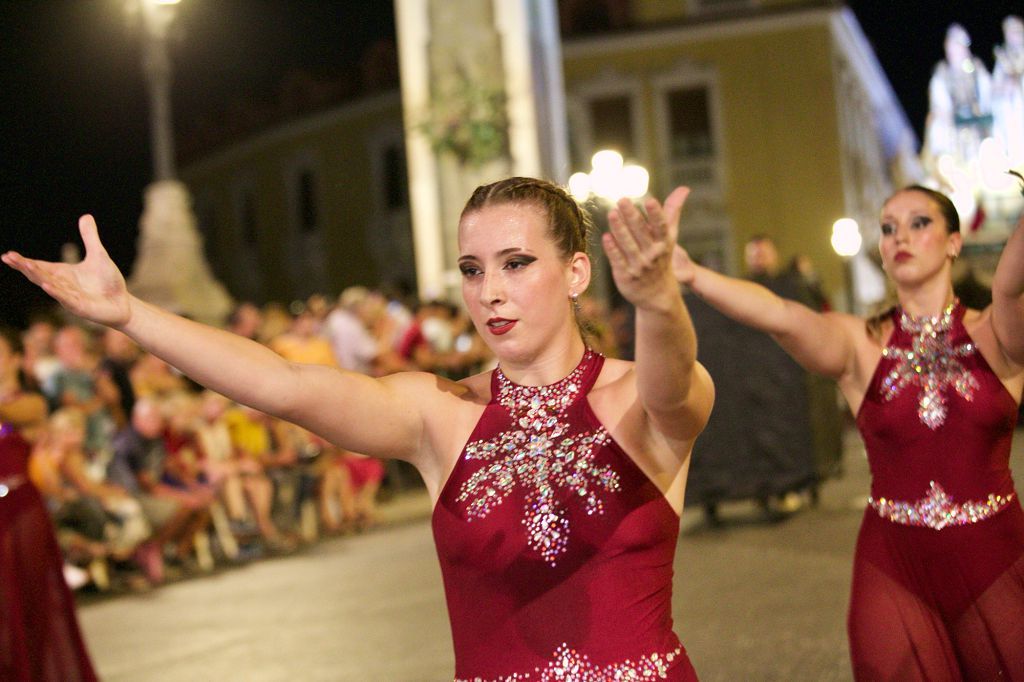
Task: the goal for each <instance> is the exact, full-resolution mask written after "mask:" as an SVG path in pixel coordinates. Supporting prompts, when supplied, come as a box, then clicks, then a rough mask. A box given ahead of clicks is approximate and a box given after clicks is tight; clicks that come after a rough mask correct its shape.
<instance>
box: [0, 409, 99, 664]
mask: <svg viewBox="0 0 1024 682" xmlns="http://www.w3.org/2000/svg"><path fill="white" fill-rule="evenodd" d="M28 455H29V445H28V443H26V442H25V440H24V439H23V438H22V437H21V436H20V435H19V434H18V433H17V432H16V431H15V430H14V429H12V428H11V427H10V426H9V425H3V424H0V493H2V496H0V680H5V681H6V680H11V681H18V682H23V681H24V682H29V681H31V682H41V681H45V682H49V681H51V680H52V681H53V682H74V681H76V680H95V679H96V675H95V673H94V672H93V669H92V665H91V664H90V663H89V658H88V655H87V654H86V651H85V645H84V643H83V641H82V636H81V633H80V632H79V630H78V622H77V620H76V619H75V605H74V599H73V597H72V595H71V591H70V590H69V589H68V586H67V584H66V583H65V582H64V574H63V560H62V558H61V553H60V548H59V547H58V546H57V541H56V539H55V538H54V535H53V527H52V525H51V523H50V518H49V516H48V514H47V511H46V507H45V506H44V505H43V501H42V498H41V497H40V495H39V493H38V492H37V491H36V489H35V488H34V487H33V486H32V484H31V483H29V482H28V481H27V466H28Z"/></svg>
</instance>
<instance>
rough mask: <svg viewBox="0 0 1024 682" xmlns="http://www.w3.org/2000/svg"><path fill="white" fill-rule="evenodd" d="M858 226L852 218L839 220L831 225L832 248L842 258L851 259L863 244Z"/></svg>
mask: <svg viewBox="0 0 1024 682" xmlns="http://www.w3.org/2000/svg"><path fill="white" fill-rule="evenodd" d="M863 241H864V240H863V239H862V238H861V236H860V225H858V224H857V221H856V220H854V219H853V218H840V219H839V220H837V221H835V222H834V223H832V248H833V250H835V252H836V253H837V254H839V255H840V256H842V257H843V258H853V257H854V256H856V255H857V254H858V253H860V247H861V245H862V244H863Z"/></svg>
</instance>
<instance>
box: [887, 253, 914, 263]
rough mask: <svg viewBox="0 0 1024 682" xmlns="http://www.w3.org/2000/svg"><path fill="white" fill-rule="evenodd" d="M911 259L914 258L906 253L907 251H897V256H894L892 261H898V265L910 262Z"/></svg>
mask: <svg viewBox="0 0 1024 682" xmlns="http://www.w3.org/2000/svg"><path fill="white" fill-rule="evenodd" d="M911 258H913V256H911V255H910V254H909V253H908V252H906V251H897V252H896V255H895V256H893V258H892V259H893V260H894V261H896V262H897V263H902V262H903V261H908V260H910V259H911Z"/></svg>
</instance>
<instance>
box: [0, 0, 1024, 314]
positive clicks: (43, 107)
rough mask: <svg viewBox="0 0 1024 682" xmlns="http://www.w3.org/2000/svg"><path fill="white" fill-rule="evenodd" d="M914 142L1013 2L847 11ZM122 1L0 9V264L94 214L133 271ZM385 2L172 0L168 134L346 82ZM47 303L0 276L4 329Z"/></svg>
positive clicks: (931, 0)
mask: <svg viewBox="0 0 1024 682" xmlns="http://www.w3.org/2000/svg"><path fill="white" fill-rule="evenodd" d="M850 5H851V6H852V8H853V9H854V12H855V14H856V15H857V17H858V19H859V20H860V22H861V25H862V27H863V29H864V32H865V34H866V35H867V36H868V39H869V40H870V41H871V42H872V44H873V46H874V48H875V51H876V53H877V54H878V58H879V61H880V62H881V64H882V66H883V68H884V69H885V71H886V73H887V75H888V76H889V79H890V81H891V82H892V83H893V86H894V88H895V90H896V93H897V95H898V96H899V97H900V99H901V101H902V103H903V106H904V108H905V109H906V111H907V115H908V117H909V119H910V121H911V123H912V125H914V126H915V128H916V129H917V130H918V134H919V135H920V129H921V125H922V124H923V121H924V116H925V113H926V110H927V83H928V78H929V76H930V74H931V70H932V68H933V66H934V64H935V63H936V62H937V61H938V60H939V59H941V58H942V39H943V36H944V34H945V31H946V27H947V26H948V25H949V24H950V23H951V22H953V21H959V22H960V23H962V24H963V25H964V26H965V27H966V28H967V30H968V32H969V33H970V35H971V37H972V39H973V42H974V45H973V50H974V52H975V54H977V55H978V56H979V57H981V58H982V60H983V61H984V62H985V63H986V65H987V66H988V67H989V68H991V66H992V48H993V46H994V45H996V44H999V43H1001V42H1002V32H1001V26H1000V23H1001V21H1002V18H1003V17H1004V16H1006V15H1007V14H1011V13H1018V14H1019V13H1022V11H1024V10H1022V7H1021V3H1020V0H1017V1H1016V2H1009V1H1003V0H970V1H963V2H938V1H935V0H919V1H917V0H915V1H913V2H911V1H909V0H908V1H900V0H887V1H886V0H879V1H875V2H867V1H858V2H851V3H850ZM123 7H124V0H0V251H5V250H7V249H16V250H20V251H23V252H24V253H26V255H30V256H34V257H42V258H48V259H55V258H58V257H59V255H60V246H61V244H63V243H64V242H67V241H77V228H76V220H77V217H78V216H79V215H80V214H82V213H85V212H90V213H93V214H94V215H96V217H97V220H98V222H99V225H100V229H101V234H103V235H105V240H104V241H105V243H106V244H107V248H108V250H109V251H110V253H111V255H112V256H113V258H114V260H115V261H116V262H117V263H118V264H119V265H120V266H121V267H122V268H123V269H125V270H127V269H128V268H129V267H130V266H131V263H132V262H133V259H134V255H135V239H136V237H137V223H138V216H139V214H140V212H141V209H142V192H143V189H144V187H145V186H146V184H148V182H149V181H150V179H151V176H152V170H151V168H152V161H151V158H150V151H149V128H148V126H149V119H148V101H147V93H146V87H145V82H144V79H143V76H142V71H141V66H140V51H139V38H138V31H139V27H138V26H136V27H134V28H133V27H132V26H130V25H129V23H128V21H127V19H126V17H125V13H124V11H123ZM393 19H394V17H393V11H392V3H391V2H390V0H369V1H367V0H349V1H344V2H342V1H333V2H332V1H327V0H316V1H315V0H287V1H285V0H277V1H271V0H183V2H182V3H181V5H180V6H179V15H178V20H177V22H176V29H177V33H178V35H177V36H176V39H175V40H174V42H173V45H172V58H173V60H174V64H175V84H174V91H173V95H172V98H173V105H174V118H175V126H176V128H177V129H179V130H182V129H187V128H188V127H189V125H194V124H195V122H196V121H197V120H199V119H201V118H202V117H209V116H217V115H219V114H220V113H221V112H222V111H223V110H224V109H225V108H226V107H227V106H228V104H229V103H230V102H232V101H235V100H238V99H244V98H250V99H255V100H269V99H272V98H273V96H274V90H275V86H276V85H277V84H278V83H279V82H280V81H281V79H282V77H283V76H284V75H285V74H286V73H288V72H291V71H295V70H300V69H301V70H305V71H308V72H311V73H314V74H322V75H325V76H330V75H336V74H338V73H340V72H342V71H343V70H345V69H349V68H352V65H353V64H354V62H355V59H356V58H357V57H358V55H359V54H361V53H362V51H363V49H364V48H365V46H367V45H369V44H371V43H373V42H374V41H376V40H378V39H380V38H386V37H389V36H391V37H393V35H394V28H393ZM44 299H45V297H44V296H42V295H41V294H38V293H37V292H36V291H35V290H34V287H31V285H26V284H25V283H23V280H22V279H21V276H20V275H18V274H17V273H14V272H13V271H11V270H10V269H9V268H7V267H6V266H3V267H2V270H0V322H5V323H7V324H14V325H16V326H17V325H21V324H23V323H24V321H25V315H26V311H27V310H28V309H29V308H31V307H33V306H34V305H38V304H39V303H40V302H41V301H42V300H44Z"/></svg>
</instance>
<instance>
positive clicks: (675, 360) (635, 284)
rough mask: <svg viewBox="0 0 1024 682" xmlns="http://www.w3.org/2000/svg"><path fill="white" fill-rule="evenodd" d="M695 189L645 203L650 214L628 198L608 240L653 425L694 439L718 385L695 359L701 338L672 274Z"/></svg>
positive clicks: (615, 214)
mask: <svg viewBox="0 0 1024 682" xmlns="http://www.w3.org/2000/svg"><path fill="white" fill-rule="evenodd" d="M688 194H689V190H688V189H686V188H683V187H680V188H677V189H676V190H675V191H674V192H672V194H670V195H669V197H668V198H667V199H666V200H665V205H664V207H663V206H662V205H661V204H660V203H659V202H658V201H657V200H655V199H648V200H647V201H646V202H645V205H644V207H645V209H646V213H647V215H646V216H644V215H643V214H642V213H641V212H640V211H639V210H638V209H637V207H636V206H634V205H633V203H632V202H631V201H629V200H627V199H622V200H620V201H619V203H618V206H617V207H616V208H615V209H614V210H612V211H611V212H610V213H609V215H608V222H609V226H610V228H611V229H610V231H609V232H608V233H606V234H605V235H604V236H603V238H602V239H603V245H604V249H605V252H606V253H607V254H608V260H609V262H610V264H611V266H612V276H613V278H614V279H615V284H616V286H617V287H618V289H619V291H620V292H621V293H622V295H623V296H624V297H625V298H626V300H628V301H629V302H630V303H632V304H633V305H634V306H635V307H636V368H635V371H636V383H637V395H638V396H639V399H640V403H641V405H642V406H643V408H644V412H645V413H646V414H647V416H648V417H649V419H650V420H651V423H652V425H653V426H654V428H655V429H656V430H657V431H658V432H660V433H662V434H663V435H665V436H667V437H669V438H672V439H673V440H676V441H682V442H685V441H691V440H692V439H693V438H695V437H696V436H697V434H699V433H700V431H701V430H702V429H703V428H704V425H705V424H706V423H707V420H708V416H709V415H710V414H711V406H712V404H713V403H714V386H713V384H712V382H711V378H710V376H709V375H708V373H707V372H706V371H705V370H704V368H703V367H702V366H701V365H700V364H699V363H698V362H697V335H696V333H695V332H694V330H693V323H692V322H691V321H690V315H689V313H688V312H687V310H686V306H685V305H684V304H683V299H682V296H681V295H680V293H679V285H678V284H677V283H676V281H675V278H674V277H673V275H672V249H673V247H674V245H675V243H676V235H678V233H679V214H680V212H681V211H682V208H683V203H684V202H685V201H686V197H687V195H688Z"/></svg>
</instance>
